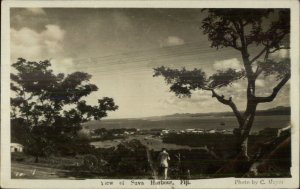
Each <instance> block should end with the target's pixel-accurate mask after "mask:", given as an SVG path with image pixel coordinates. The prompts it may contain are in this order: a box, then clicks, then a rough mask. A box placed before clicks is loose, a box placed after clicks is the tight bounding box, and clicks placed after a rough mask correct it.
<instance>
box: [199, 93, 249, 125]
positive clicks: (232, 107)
mask: <svg viewBox="0 0 300 189" xmlns="http://www.w3.org/2000/svg"><path fill="white" fill-rule="evenodd" d="M204 90H210V91H211V92H212V97H213V98H214V97H215V98H217V100H218V101H219V102H221V103H222V104H225V105H228V106H230V108H231V109H232V111H233V113H234V115H235V116H236V118H237V120H238V122H239V125H242V124H243V118H242V116H241V113H240V112H239V111H238V109H237V107H236V105H235V103H234V102H233V101H232V98H231V97H230V98H229V99H225V98H224V96H223V95H222V96H220V95H218V94H217V93H216V92H215V90H214V89H204Z"/></svg>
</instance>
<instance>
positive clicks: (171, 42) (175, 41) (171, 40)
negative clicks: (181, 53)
mask: <svg viewBox="0 0 300 189" xmlns="http://www.w3.org/2000/svg"><path fill="white" fill-rule="evenodd" d="M184 43H185V42H184V40H183V39H181V38H179V37H177V36H168V37H167V38H166V39H164V40H163V41H162V42H161V43H160V46H161V47H168V46H176V45H183V44H184Z"/></svg>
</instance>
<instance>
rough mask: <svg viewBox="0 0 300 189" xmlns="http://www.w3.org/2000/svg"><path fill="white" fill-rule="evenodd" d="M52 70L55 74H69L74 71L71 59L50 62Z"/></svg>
mask: <svg viewBox="0 0 300 189" xmlns="http://www.w3.org/2000/svg"><path fill="white" fill-rule="evenodd" d="M51 65H52V69H53V71H54V72H55V73H67V74H68V73H71V72H73V71H74V62H73V59H72V58H69V57H68V58H62V59H53V60H51Z"/></svg>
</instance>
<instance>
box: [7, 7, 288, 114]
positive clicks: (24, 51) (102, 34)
mask: <svg viewBox="0 0 300 189" xmlns="http://www.w3.org/2000/svg"><path fill="white" fill-rule="evenodd" d="M204 17H205V13H204V12H202V11H201V10H200V9H112V8H106V9H99V8H13V9H11V17H10V27H11V47H10V48H11V62H12V63H13V62H15V61H16V59H17V58H18V57H22V58H25V59H27V60H30V61H40V60H46V59H48V60H51V63H52V67H53V70H54V72H55V73H60V72H63V73H66V74H68V73H72V72H74V71H84V72H87V73H89V74H91V75H92V79H91V83H94V84H96V85H97V86H98V87H99V90H98V91H97V92H94V93H92V94H91V95H90V96H88V97H85V99H84V100H86V101H87V102H88V103H89V104H91V105H96V103H97V99H100V98H102V97H104V96H108V97H112V98H113V99H114V101H115V103H116V104H117V105H118V106H119V109H118V110H117V111H115V112H109V114H108V118H138V117H148V116H160V115H168V114H174V113H206V112H221V111H231V110H230V108H229V107H227V106H225V105H223V104H221V103H219V102H218V101H217V100H216V99H213V98H212V97H211V94H210V92H207V91H194V92H193V94H192V96H191V98H178V97H176V96H175V94H173V93H171V92H170V90H169V86H167V85H166V84H165V82H164V80H163V78H161V77H153V68H155V67H159V66H166V67H171V68H182V67H185V68H187V69H193V68H201V69H202V70H203V71H205V72H206V73H207V75H210V74H212V73H214V72H215V71H216V70H220V69H221V70H222V69H226V68H229V67H231V68H236V69H241V66H242V64H241V56H240V54H239V53H238V52H237V51H235V50H233V49H230V48H223V49H219V50H216V49H214V48H211V47H210V42H209V41H208V38H207V36H206V35H204V34H203V33H202V31H201V20H202V19H203V18H204ZM256 50H257V49H255V48H253V49H252V52H253V53H255V52H256ZM274 56H277V57H278V58H283V57H287V56H289V52H288V51H287V50H281V51H279V52H278V53H277V54H276V55H274ZM275 84H276V82H274V78H259V79H258V80H257V87H258V89H257V95H258V96H267V95H269V94H270V93H271V92H272V86H274V85H275ZM245 86H246V83H245V80H241V81H239V82H236V83H234V84H233V85H232V87H227V88H224V89H221V90H219V91H218V92H219V93H220V94H224V95H225V97H227V98H228V97H229V96H231V97H232V98H233V101H234V102H235V103H236V105H237V107H238V108H239V109H240V110H244V109H245V105H246V104H245V102H246V101H245V94H246V88H245ZM276 106H289V84H287V85H286V86H284V88H283V89H282V90H281V91H280V93H279V94H278V96H277V97H276V99H275V101H273V102H272V103H264V104H260V105H259V106H258V109H267V108H271V107H276Z"/></svg>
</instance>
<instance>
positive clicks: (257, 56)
mask: <svg viewBox="0 0 300 189" xmlns="http://www.w3.org/2000/svg"><path fill="white" fill-rule="evenodd" d="M267 50H268V47H267V46H266V47H265V48H264V49H263V50H262V51H260V53H258V54H257V55H256V56H255V57H254V58H252V60H250V64H252V63H253V62H254V61H255V60H257V59H258V58H259V57H260V56H261V55H263V54H264V53H265V52H266V51H267Z"/></svg>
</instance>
